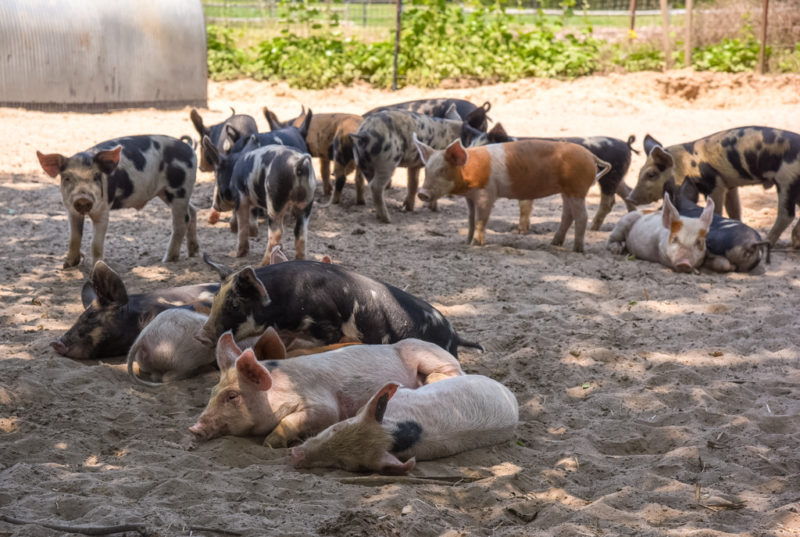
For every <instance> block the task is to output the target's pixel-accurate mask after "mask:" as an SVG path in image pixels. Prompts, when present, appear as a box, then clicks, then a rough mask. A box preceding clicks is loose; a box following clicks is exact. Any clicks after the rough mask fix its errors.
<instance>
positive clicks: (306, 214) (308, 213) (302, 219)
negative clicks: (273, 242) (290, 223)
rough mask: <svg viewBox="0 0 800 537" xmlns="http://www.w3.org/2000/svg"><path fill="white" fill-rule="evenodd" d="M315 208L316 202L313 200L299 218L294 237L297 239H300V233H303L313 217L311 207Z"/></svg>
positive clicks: (295, 225)
mask: <svg viewBox="0 0 800 537" xmlns="http://www.w3.org/2000/svg"><path fill="white" fill-rule="evenodd" d="M313 206H314V201H313V200H312V201H311V203H309V204H308V205H306V208H305V209H303V215H302V216H299V217H298V218H297V220H296V221H295V223H294V236H295V238H299V237H300V232H302V231H303V227H304V226H305V224H306V222H308V218H309V217H310V216H311V207H313Z"/></svg>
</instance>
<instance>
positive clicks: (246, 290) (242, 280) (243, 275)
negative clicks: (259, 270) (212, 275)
mask: <svg viewBox="0 0 800 537" xmlns="http://www.w3.org/2000/svg"><path fill="white" fill-rule="evenodd" d="M235 278H236V279H235V281H234V283H233V284H234V286H235V287H236V289H237V291H239V293H241V294H243V295H245V296H247V297H260V298H261V300H262V305H263V306H267V305H269V303H270V299H269V295H268V294H267V289H266V287H264V284H263V283H261V280H259V279H258V276H256V271H254V270H253V267H245V268H243V269H242V270H240V271H239V272H238V273H237V274H236V276H235Z"/></svg>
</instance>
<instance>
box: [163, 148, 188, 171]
mask: <svg viewBox="0 0 800 537" xmlns="http://www.w3.org/2000/svg"><path fill="white" fill-rule="evenodd" d="M163 155H164V161H165V162H166V163H167V164H172V163H173V162H175V161H176V160H177V161H178V162H181V163H183V164H185V165H186V167H187V168H191V167H192V164H193V161H194V151H192V148H191V147H189V146H188V145H186V144H184V143H182V142H181V143H174V144H170V145H168V146H166V147H165V148H164V153H163Z"/></svg>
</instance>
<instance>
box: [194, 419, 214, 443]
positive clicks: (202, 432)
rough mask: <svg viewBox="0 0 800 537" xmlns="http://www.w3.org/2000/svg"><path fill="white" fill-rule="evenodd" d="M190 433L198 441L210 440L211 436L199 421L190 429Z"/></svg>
mask: <svg viewBox="0 0 800 537" xmlns="http://www.w3.org/2000/svg"><path fill="white" fill-rule="evenodd" d="M189 431H190V432H191V433H192V434H193V435H195V436H196V437H197V439H198V440H208V437H209V436H210V435H209V433H208V430H207V429H206V428H205V427H204V426H203V424H202V423H200V422H199V421H198V422H197V423H195V424H194V425H192V426H191V427H189Z"/></svg>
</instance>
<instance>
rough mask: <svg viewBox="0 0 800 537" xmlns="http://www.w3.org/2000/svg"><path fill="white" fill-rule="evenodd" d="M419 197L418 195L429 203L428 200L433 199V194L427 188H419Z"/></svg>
mask: <svg viewBox="0 0 800 537" xmlns="http://www.w3.org/2000/svg"><path fill="white" fill-rule="evenodd" d="M417 197H418V198H419V199H420V200H422V201H424V202H426V203H427V202H429V201H431V195H430V194H429V193H428V191H427V190H425V189H424V188H420V189H419V192H417Z"/></svg>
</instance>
